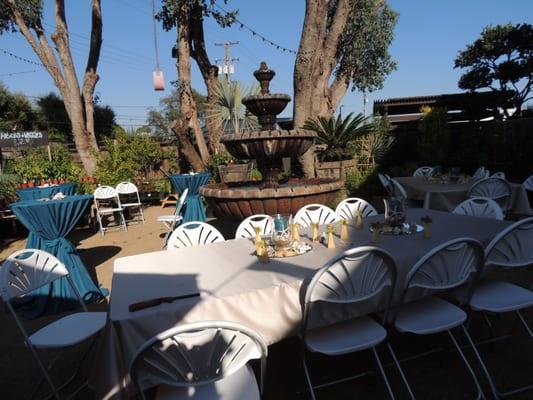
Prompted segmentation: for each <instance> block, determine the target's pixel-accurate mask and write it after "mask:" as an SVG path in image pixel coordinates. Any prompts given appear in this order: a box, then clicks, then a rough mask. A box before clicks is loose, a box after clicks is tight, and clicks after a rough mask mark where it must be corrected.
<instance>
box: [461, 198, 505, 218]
mask: <svg viewBox="0 0 533 400" xmlns="http://www.w3.org/2000/svg"><path fill="white" fill-rule="evenodd" d="M453 212H454V214H461V215H469V216H471V217H485V218H495V219H499V220H503V218H504V215H503V211H502V209H501V207H500V206H499V204H498V203H496V202H495V201H494V200H492V199H488V198H486V197H472V198H471V199H467V200H465V201H463V202H462V203H461V204H459V205H458V206H457V207H455V210H453Z"/></svg>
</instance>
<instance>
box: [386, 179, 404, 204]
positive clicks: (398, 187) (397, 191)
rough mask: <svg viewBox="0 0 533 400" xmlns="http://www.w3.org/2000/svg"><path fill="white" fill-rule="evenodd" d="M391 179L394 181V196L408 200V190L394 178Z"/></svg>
mask: <svg viewBox="0 0 533 400" xmlns="http://www.w3.org/2000/svg"><path fill="white" fill-rule="evenodd" d="M390 181H391V183H392V188H393V191H394V192H393V195H394V197H400V198H403V199H404V200H407V191H406V190H405V188H404V187H403V185H402V184H401V183H400V182H398V181H397V180H396V179H394V178H391V179H390Z"/></svg>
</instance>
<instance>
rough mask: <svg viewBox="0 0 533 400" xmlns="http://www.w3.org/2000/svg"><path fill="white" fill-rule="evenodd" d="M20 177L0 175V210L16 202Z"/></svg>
mask: <svg viewBox="0 0 533 400" xmlns="http://www.w3.org/2000/svg"><path fill="white" fill-rule="evenodd" d="M19 183H20V177H18V176H17V175H13V174H0V208H3V207H5V206H6V205H8V204H9V203H12V202H14V201H16V200H17V186H18V184H19Z"/></svg>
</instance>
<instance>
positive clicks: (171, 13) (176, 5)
mask: <svg viewBox="0 0 533 400" xmlns="http://www.w3.org/2000/svg"><path fill="white" fill-rule="evenodd" d="M215 3H216V1H215V0H163V5H162V7H161V11H160V12H159V14H158V15H157V18H158V19H159V20H160V21H162V22H163V28H164V29H165V30H167V31H168V30H171V29H172V28H174V27H175V26H176V22H177V21H178V18H189V17H190V15H189V13H187V12H184V10H193V9H201V10H202V16H203V17H212V18H213V19H214V20H215V21H216V22H217V23H218V24H219V25H220V26H221V27H223V28H225V27H228V26H231V24H233V23H234V22H235V18H236V17H237V14H238V11H229V12H227V13H226V12H224V11H219V10H218V9H216V8H215V7H214V6H215ZM227 3H228V0H224V4H227Z"/></svg>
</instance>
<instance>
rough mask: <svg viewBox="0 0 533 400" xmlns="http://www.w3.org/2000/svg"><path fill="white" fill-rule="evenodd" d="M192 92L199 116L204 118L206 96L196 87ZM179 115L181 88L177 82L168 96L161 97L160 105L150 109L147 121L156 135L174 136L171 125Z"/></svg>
mask: <svg viewBox="0 0 533 400" xmlns="http://www.w3.org/2000/svg"><path fill="white" fill-rule="evenodd" d="M192 94H193V97H194V100H195V101H196V107H197V111H198V117H199V118H200V119H202V118H203V117H204V115H205V103H206V98H205V96H204V95H203V94H201V93H200V92H198V91H196V90H195V89H193V90H192ZM179 117H180V93H179V88H178V87H177V85H176V84H175V87H174V89H172V92H170V94H169V95H168V96H164V97H161V99H160V100H159V107H157V108H150V109H148V116H147V118H146V120H147V121H146V122H147V123H148V125H149V126H152V127H153V128H154V133H155V135H156V136H161V137H165V136H173V135H174V134H173V133H172V132H171V131H170V125H171V124H172V122H173V121H175V120H177V119H179Z"/></svg>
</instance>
